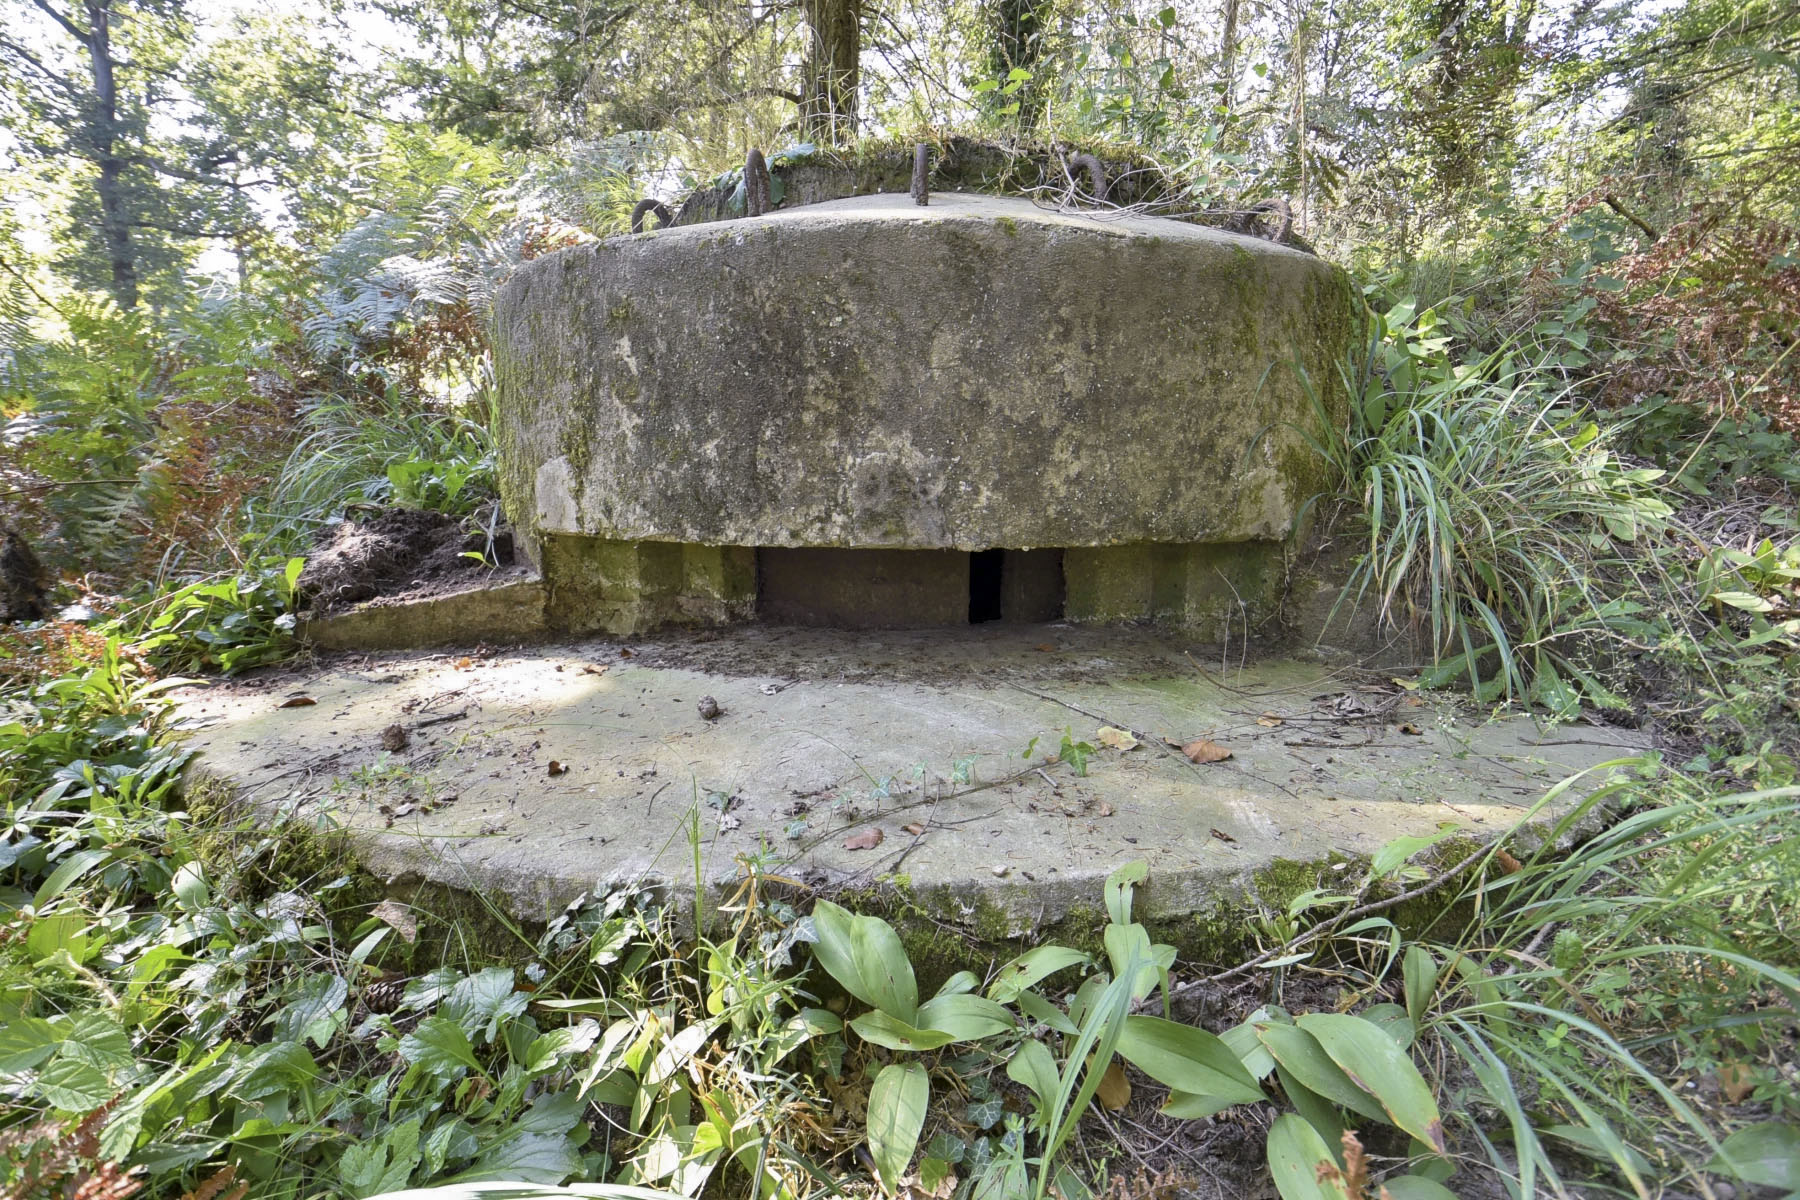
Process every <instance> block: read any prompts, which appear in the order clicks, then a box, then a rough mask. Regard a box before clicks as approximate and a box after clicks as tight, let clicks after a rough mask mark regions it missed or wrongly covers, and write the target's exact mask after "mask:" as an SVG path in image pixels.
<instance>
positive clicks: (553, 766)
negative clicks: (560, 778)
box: [550, 758, 569, 775]
mask: <svg viewBox="0 0 1800 1200" xmlns="http://www.w3.org/2000/svg"><path fill="white" fill-rule="evenodd" d="M568 773H569V764H568V763H562V762H557V761H556V760H555V759H554V758H553V759H551V760H550V774H552V775H567V774H568Z"/></svg>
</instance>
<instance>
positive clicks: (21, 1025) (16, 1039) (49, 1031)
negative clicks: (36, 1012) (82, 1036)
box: [0, 1017, 62, 1075]
mask: <svg viewBox="0 0 1800 1200" xmlns="http://www.w3.org/2000/svg"><path fill="white" fill-rule="evenodd" d="M61 1043H62V1031H61V1030H59V1029H57V1028H56V1026H54V1025H52V1024H51V1023H50V1022H48V1021H46V1020H44V1019H43V1018H42V1017H14V1018H13V1019H12V1020H10V1021H7V1022H5V1023H4V1024H0V1075H17V1074H18V1073H19V1072H21V1071H29V1070H31V1068H33V1067H35V1066H37V1065H38V1064H39V1063H41V1062H43V1061H44V1060H45V1059H47V1058H49V1057H50V1056H51V1055H52V1054H55V1053H56V1048H57V1046H58V1045H60V1044H61Z"/></svg>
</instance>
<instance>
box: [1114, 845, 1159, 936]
mask: <svg viewBox="0 0 1800 1200" xmlns="http://www.w3.org/2000/svg"><path fill="white" fill-rule="evenodd" d="M1149 874H1150V864H1149V863H1147V862H1145V861H1144V860H1143V859H1141V858H1140V859H1136V860H1134V861H1132V862H1128V863H1126V864H1125V865H1124V866H1122V867H1120V868H1119V869H1118V870H1116V871H1114V872H1113V873H1112V874H1111V875H1108V876H1107V877H1106V915H1107V917H1108V919H1110V920H1111V922H1112V923H1113V924H1114V925H1129V924H1131V892H1132V888H1133V887H1134V886H1135V885H1136V884H1140V883H1142V882H1143V881H1144V879H1145V878H1146V877H1147V876H1148V875H1149Z"/></svg>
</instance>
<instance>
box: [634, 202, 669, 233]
mask: <svg viewBox="0 0 1800 1200" xmlns="http://www.w3.org/2000/svg"><path fill="white" fill-rule="evenodd" d="M651 213H655V214H656V227H657V228H658V229H667V228H668V227H669V226H671V225H673V224H674V223H675V214H674V213H672V212H670V211H669V206H668V205H666V204H664V203H663V202H662V201H661V200H657V199H654V198H652V197H649V196H646V197H644V199H642V200H639V201H638V202H637V207H636V208H634V209H632V210H631V232H633V233H642V232H644V218H645V217H647V216H649V215H650V214H651Z"/></svg>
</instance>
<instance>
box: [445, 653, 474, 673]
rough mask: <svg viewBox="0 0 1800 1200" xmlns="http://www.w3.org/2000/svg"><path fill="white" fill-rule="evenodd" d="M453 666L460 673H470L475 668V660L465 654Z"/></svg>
mask: <svg viewBox="0 0 1800 1200" xmlns="http://www.w3.org/2000/svg"><path fill="white" fill-rule="evenodd" d="M451 665H452V666H454V667H455V668H456V669H457V670H458V671H468V670H471V669H473V668H474V666H475V660H474V659H472V658H470V657H469V656H468V655H466V654H465V655H464V656H463V657H461V658H459V659H457V660H456V661H455V662H454V663H452V664H451Z"/></svg>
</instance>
